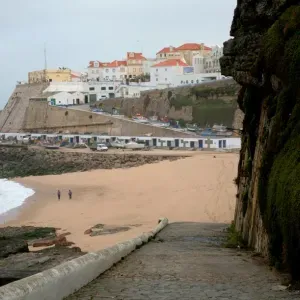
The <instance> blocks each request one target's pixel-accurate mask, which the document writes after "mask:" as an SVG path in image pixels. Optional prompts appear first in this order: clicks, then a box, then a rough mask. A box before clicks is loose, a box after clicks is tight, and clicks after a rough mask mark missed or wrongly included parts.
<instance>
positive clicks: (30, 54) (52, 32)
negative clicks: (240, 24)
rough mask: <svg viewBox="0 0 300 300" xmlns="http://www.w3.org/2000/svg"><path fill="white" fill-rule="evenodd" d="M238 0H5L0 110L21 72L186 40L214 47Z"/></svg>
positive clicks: (82, 64)
mask: <svg viewBox="0 0 300 300" xmlns="http://www.w3.org/2000/svg"><path fill="white" fill-rule="evenodd" d="M236 2H237V1H236V0H209V1H207V0H184V1H175V0H9V1H4V0H2V1H1V10H0V66H1V71H0V80H1V84H0V109H1V108H2V107H4V105H5V104H6V102H7V100H8V97H9V96H10V94H11V92H12V90H13V88H14V86H15V84H16V81H21V80H27V72H28V71H31V70H39V69H43V68H44V50H43V49H44V44H45V43H46V48H47V61H48V68H57V67H60V66H64V67H69V68H71V69H73V70H75V71H83V70H84V69H85V68H86V67H87V65H88V62H89V61H90V60H100V61H112V60H114V59H122V58H124V57H125V54H126V52H127V51H142V50H143V53H144V55H145V56H146V57H155V53H156V52H158V51H159V50H160V49H161V48H163V47H165V46H169V45H173V46H179V45H180V44H183V43H186V42H197V43H201V42H203V43H205V44H207V45H209V46H210V45H215V44H219V45H222V43H223V42H224V41H225V40H226V39H228V38H229V29H230V25H231V21H232V17H233V11H234V8H235V6H236Z"/></svg>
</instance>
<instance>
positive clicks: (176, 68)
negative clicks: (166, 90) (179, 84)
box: [150, 59, 192, 85]
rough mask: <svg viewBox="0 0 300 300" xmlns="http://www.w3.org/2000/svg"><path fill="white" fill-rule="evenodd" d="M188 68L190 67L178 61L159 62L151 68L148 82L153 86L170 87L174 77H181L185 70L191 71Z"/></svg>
mask: <svg viewBox="0 0 300 300" xmlns="http://www.w3.org/2000/svg"><path fill="white" fill-rule="evenodd" d="M187 68H188V69H187ZM190 68H191V67H189V66H188V64H186V63H185V62H183V61H182V60H180V59H168V60H164V61H161V62H159V63H157V64H155V65H153V66H152V67H151V71H150V82H151V83H152V84H153V85H158V84H168V85H172V83H173V78H174V76H176V75H183V74H184V71H185V69H187V70H190V71H192V70H191V69H190Z"/></svg>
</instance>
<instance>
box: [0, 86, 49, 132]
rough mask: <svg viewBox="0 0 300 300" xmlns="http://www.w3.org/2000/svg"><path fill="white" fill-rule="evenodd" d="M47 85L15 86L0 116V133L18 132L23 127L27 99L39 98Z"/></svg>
mask: <svg viewBox="0 0 300 300" xmlns="http://www.w3.org/2000/svg"><path fill="white" fill-rule="evenodd" d="M48 85H49V84H48V83H37V84H20V85H17V86H16V88H15V89H14V91H13V93H12V95H11V96H10V98H9V99H8V102H7V104H6V106H5V107H4V109H3V110H2V112H1V114H0V131H1V132H18V131H20V130H21V129H22V127H23V123H24V118H25V111H26V109H27V107H28V104H29V99H30V98H32V97H37V96H39V95H40V94H41V93H42V92H43V90H44V89H46V88H47V86H48Z"/></svg>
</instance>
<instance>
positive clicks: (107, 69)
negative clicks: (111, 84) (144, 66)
mask: <svg viewBox="0 0 300 300" xmlns="http://www.w3.org/2000/svg"><path fill="white" fill-rule="evenodd" d="M102 65H103V69H102V72H103V73H102V78H103V80H108V81H123V80H125V79H126V78H127V75H128V67H127V62H126V61H125V60H115V61H113V62H111V63H108V64H102Z"/></svg>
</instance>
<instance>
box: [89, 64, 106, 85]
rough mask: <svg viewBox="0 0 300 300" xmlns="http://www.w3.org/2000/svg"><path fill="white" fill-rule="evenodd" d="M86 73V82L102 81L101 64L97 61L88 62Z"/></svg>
mask: <svg viewBox="0 0 300 300" xmlns="http://www.w3.org/2000/svg"><path fill="white" fill-rule="evenodd" d="M87 73H88V76H87V77H88V80H91V79H92V80H99V81H101V80H103V63H101V62H100V61H98V60H95V61H90V63H89V66H88V72H87Z"/></svg>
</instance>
